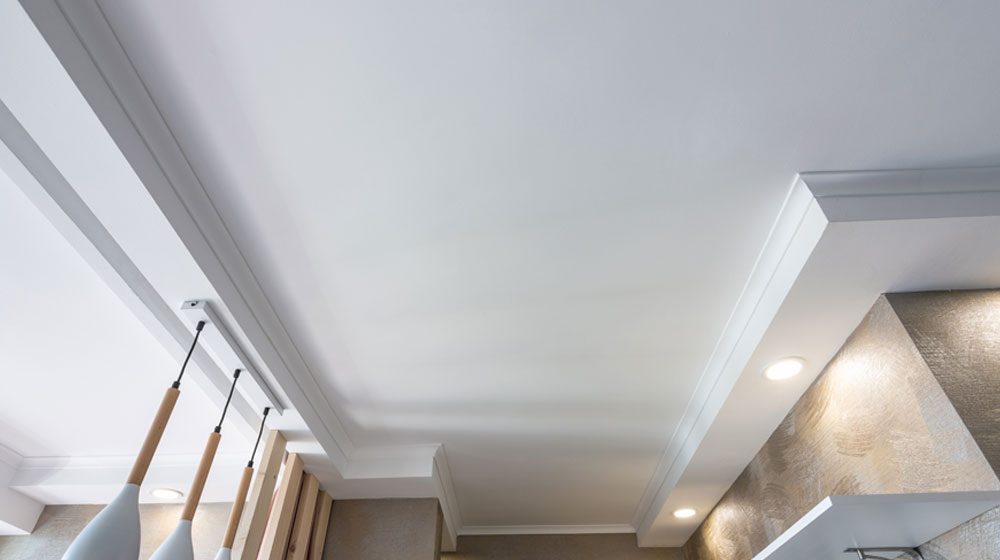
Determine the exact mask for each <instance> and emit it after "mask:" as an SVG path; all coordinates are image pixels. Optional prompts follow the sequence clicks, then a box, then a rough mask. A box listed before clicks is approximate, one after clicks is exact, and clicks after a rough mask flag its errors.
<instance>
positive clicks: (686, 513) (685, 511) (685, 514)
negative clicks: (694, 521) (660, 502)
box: [674, 508, 698, 519]
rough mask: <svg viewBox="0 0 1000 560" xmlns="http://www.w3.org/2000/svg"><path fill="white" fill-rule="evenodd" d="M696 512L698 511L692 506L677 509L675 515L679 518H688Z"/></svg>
mask: <svg viewBox="0 0 1000 560" xmlns="http://www.w3.org/2000/svg"><path fill="white" fill-rule="evenodd" d="M696 513H698V512H697V511H695V510H694V509H692V508H681V509H675V510H674V517H676V518H677V519H687V518H689V517H694V516H695V514H696Z"/></svg>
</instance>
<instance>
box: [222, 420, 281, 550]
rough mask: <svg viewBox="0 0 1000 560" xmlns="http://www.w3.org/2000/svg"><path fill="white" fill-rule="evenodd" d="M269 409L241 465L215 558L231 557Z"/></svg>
mask: <svg viewBox="0 0 1000 560" xmlns="http://www.w3.org/2000/svg"><path fill="white" fill-rule="evenodd" d="M270 410H271V409H270V408H265V409H264V417H263V418H262V419H261V421H260V430H258V431H257V441H256V442H255V443H254V445H253V452H252V453H251V454H250V461H248V462H247V466H245V467H243V476H241V477H240V485H239V487H237V489H236V499H235V500H234V501H233V509H232V510H230V512H229V523H228V525H227V526H226V536H225V537H223V539H222V547H221V548H220V549H219V552H218V553H217V554H216V555H215V560H230V558H232V555H233V543H234V542H236V530H237V529H239V526H240V518H241V517H243V508H244V507H245V506H246V501H247V494H248V493H249V492H250V481H251V480H252V479H253V459H254V456H256V455H257V447H258V446H259V445H260V436H262V435H263V434H264V422H265V421H266V420H267V413H268V412H269V411H270Z"/></svg>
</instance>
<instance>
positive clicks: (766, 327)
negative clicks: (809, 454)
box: [633, 167, 1000, 546]
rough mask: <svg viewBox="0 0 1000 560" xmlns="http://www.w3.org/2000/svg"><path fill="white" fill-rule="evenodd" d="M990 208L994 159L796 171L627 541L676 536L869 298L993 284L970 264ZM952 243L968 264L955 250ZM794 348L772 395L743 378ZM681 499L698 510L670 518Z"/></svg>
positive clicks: (997, 189)
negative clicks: (987, 164)
mask: <svg viewBox="0 0 1000 560" xmlns="http://www.w3.org/2000/svg"><path fill="white" fill-rule="evenodd" d="M998 216H1000V168H997V167H991V168H961V169H931V170H903V171H862V172H824V173H803V174H801V175H800V176H799V177H797V178H796V181H795V183H794V185H793V187H792V189H791V191H790V193H789V195H788V198H787V199H786V201H785V204H784V206H783V208H782V210H781V212H780V214H779V216H778V219H777V220H776V222H775V225H774V227H773V228H772V231H771V233H770V235H769V237H768V239H767V241H766V243H765V245H764V248H763V250H762V251H761V254H760V257H759V258H758V260H757V262H756V264H755V266H754V268H753V271H752V273H751V275H750V278H749V280H748V281H747V284H746V287H745V288H744V290H743V293H742V295H741V297H740V299H739V301H738V303H737V305H736V307H735V310H734V312H733V314H732V316H731V318H730V320H729V322H728V324H727V325H726V327H725V329H724V331H723V333H722V335H721V337H720V339H719V342H718V344H717V346H716V348H715V351H714V352H713V354H712V357H711V359H710V360H709V362H708V365H707V366H706V368H705V370H704V372H703V374H702V377H701V380H700V382H699V384H698V387H697V389H696V391H695V393H694V395H693V397H692V399H691V401H690V402H689V405H688V407H687V410H686V411H685V414H684V417H683V420H682V422H681V423H680V425H679V427H678V428H677V429H676V430H675V432H674V433H673V435H672V437H671V439H670V441H669V444H668V446H667V448H666V450H665V452H664V453H663V455H662V457H661V460H660V463H659V465H658V466H657V468H656V470H655V472H654V475H653V476H652V478H651V480H650V482H649V484H648V486H647V488H646V491H645V493H644V494H643V497H642V499H641V501H640V504H639V507H638V508H637V509H636V512H635V515H634V517H633V522H634V523H635V525H636V528H637V534H638V537H639V541H640V545H642V546H677V545H679V544H683V541H684V540H686V538H687V536H689V535H690V534H691V532H693V531H694V530H695V529H696V528H697V526H698V520H699V519H701V518H703V517H704V515H706V514H707V513H708V512H709V511H711V509H712V507H713V506H714V504H715V503H716V500H718V498H719V497H721V495H722V494H723V493H724V492H725V490H726V489H727V488H728V486H729V484H731V483H732V481H733V480H735V478H736V476H738V474H739V472H740V471H741V470H742V469H743V466H745V464H746V463H747V462H748V461H749V460H750V459H752V457H753V455H754V453H756V452H757V450H758V449H759V446H760V445H761V444H763V442H764V441H765V440H766V439H767V437H768V436H769V435H770V434H771V432H772V431H773V430H774V428H775V427H776V426H777V424H778V422H780V421H781V419H782V418H783V416H784V414H785V413H786V412H787V410H788V409H789V408H790V407H791V405H792V404H794V402H795V401H796V400H797V399H798V397H799V395H801V393H802V392H803V391H804V390H805V389H806V388H807V387H808V383H809V382H810V381H811V379H812V378H814V377H815V376H816V375H818V374H819V372H820V371H821V370H822V368H823V366H824V365H825V364H826V362H827V361H828V360H829V358H830V357H832V355H833V354H834V353H835V352H836V350H837V349H838V348H839V346H840V344H841V343H842V342H843V340H844V338H845V337H846V336H847V335H848V334H849V333H850V332H851V330H852V329H853V328H854V326H855V325H856V324H857V322H858V321H860V319H861V317H862V316H863V315H864V313H865V312H866V311H867V310H868V308H869V307H870V306H871V303H872V302H873V301H874V299H875V298H876V297H877V296H878V295H879V294H880V293H882V292H885V291H900V290H902V291H907V290H920V289H946V288H975V287H990V286H995V284H991V282H995V280H993V279H991V278H992V277H995V275H992V274H991V273H990V271H989V270H988V268H989V266H988V264H981V262H980V261H986V262H989V261H995V259H994V258H993V257H992V256H989V257H986V258H985V259H984V257H983V255H991V253H995V252H996V250H995V249H992V248H991V247H990V244H989V242H988V239H989V238H990V234H989V232H991V231H995V229H991V228H995V227H996V217H998ZM956 245H957V246H962V247H963V249H965V250H967V252H968V254H969V255H971V257H970V258H971V261H972V262H971V263H970V262H965V261H962V260H961V259H957V258H955V253H954V246H956ZM937 263H944V266H942V265H941V264H937ZM949 266H950V267H951V268H953V269H954V272H952V270H950V269H949ZM817 317H823V323H822V325H820V324H817V323H816V318H817ZM803 325H812V326H811V328H810V329H803V328H802V326H803ZM806 347H808V348H810V350H811V358H812V359H811V363H810V366H809V371H808V373H807V374H806V375H802V376H800V378H801V379H797V380H796V381H795V382H793V386H794V390H787V391H786V392H784V393H783V394H782V396H780V397H777V396H775V394H774V391H773V390H767V389H766V388H762V387H761V385H760V384H759V383H755V382H754V380H756V379H757V378H758V377H759V375H758V374H759V372H760V370H761V369H762V367H763V365H765V364H766V360H770V359H774V358H775V357H780V356H781V355H790V354H797V353H799V352H801V351H804V350H801V349H803V348H806ZM748 402H758V403H759V402H767V403H768V406H769V408H774V410H770V409H769V410H766V411H762V410H759V407H758V409H756V410H754V409H753V407H751V409H750V410H748V409H747V406H748V405H747V404H746V403H748ZM747 417H754V418H755V421H754V422H753V423H752V424H753V425H752V426H751V425H749V424H748V423H747V422H746V421H745V419H746V418H747ZM705 442H710V443H709V444H706V445H705V446H703V445H702V444H703V443H705ZM736 442H738V443H736ZM723 446H727V447H728V449H720V448H721V447H723ZM710 448H711V449H710ZM735 448H739V451H734V449H735ZM723 456H724V460H722V459H721V458H722V457H723ZM709 457H711V458H709ZM708 471H711V473H712V474H711V475H710V476H709V478H706V475H705V473H706V472H708ZM708 480H710V481H711V483H710V484H709V483H707V482H706V481H708ZM685 481H690V482H689V483H688V485H687V486H685ZM695 487H697V488H699V489H698V490H697V491H695V490H692V488H695ZM691 505H693V506H696V507H697V509H698V511H699V512H700V515H699V517H698V518H696V519H693V520H688V521H689V522H686V523H683V524H681V523H679V522H677V521H676V520H673V519H671V516H670V515H669V512H670V511H671V510H672V509H673V508H675V507H681V506H691ZM654 525H655V526H656V527H657V528H658V530H657V531H658V532H657V531H653V527H654ZM653 533H657V534H656V535H654V534H653Z"/></svg>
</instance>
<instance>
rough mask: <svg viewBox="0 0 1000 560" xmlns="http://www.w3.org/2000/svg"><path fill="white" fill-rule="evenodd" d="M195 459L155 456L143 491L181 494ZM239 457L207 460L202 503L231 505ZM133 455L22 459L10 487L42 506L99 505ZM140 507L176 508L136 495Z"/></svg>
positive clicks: (196, 456) (197, 457)
mask: <svg viewBox="0 0 1000 560" xmlns="http://www.w3.org/2000/svg"><path fill="white" fill-rule="evenodd" d="M200 460H201V455H200V454H183V455H157V456H156V459H155V460H154V461H153V463H152V464H151V465H150V468H149V472H148V473H147V474H146V479H145V481H144V483H143V488H146V489H150V488H158V487H167V488H174V489H177V490H180V491H182V492H186V491H187V489H188V485H189V484H190V482H191V476H192V474H193V473H194V472H195V471H196V470H197V468H198V464H199V462H200ZM246 460H247V458H246V455H245V454H242V453H223V454H219V455H217V456H216V457H215V459H214V460H213V461H212V476H211V477H210V478H209V480H208V483H207V485H206V487H205V491H204V494H203V500H202V501H203V502H205V503H210V502H228V501H232V499H233V496H234V494H235V492H236V488H235V486H234V485H233V484H232V481H233V480H236V479H238V478H239V473H240V471H241V470H242V469H243V467H245V466H246ZM134 461H135V457H134V456H127V455H111V456H90V457H25V458H24V459H23V460H22V461H21V464H20V466H19V467H18V468H17V469H16V470H15V471H14V473H13V476H12V477H11V479H10V482H9V486H10V488H11V489H12V490H15V491H17V492H19V493H20V494H22V495H24V496H27V497H30V498H33V499H34V500H37V501H39V502H41V503H44V504H103V503H107V502H108V500H110V499H111V498H113V497H114V496H115V495H116V494H117V493H118V491H119V490H120V489H121V485H122V480H125V479H126V478H127V476H128V473H129V470H130V469H131V468H132V464H133V463H134ZM140 501H141V502H142V503H175V502H174V501H170V500H160V499H157V498H154V497H152V496H151V495H150V494H149V492H147V491H143V492H142V493H141V494H140Z"/></svg>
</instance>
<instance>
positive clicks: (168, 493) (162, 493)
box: [149, 488, 184, 500]
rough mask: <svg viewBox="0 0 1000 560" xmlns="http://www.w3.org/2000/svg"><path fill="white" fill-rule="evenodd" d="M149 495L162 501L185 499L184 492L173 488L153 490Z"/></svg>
mask: <svg viewBox="0 0 1000 560" xmlns="http://www.w3.org/2000/svg"><path fill="white" fill-rule="evenodd" d="M149 495H150V496H152V497H154V498H159V499H161V500H179V499H181V498H183V497H184V492H181V491H180V490H174V489H173V488H153V490H151V491H150V492H149Z"/></svg>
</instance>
